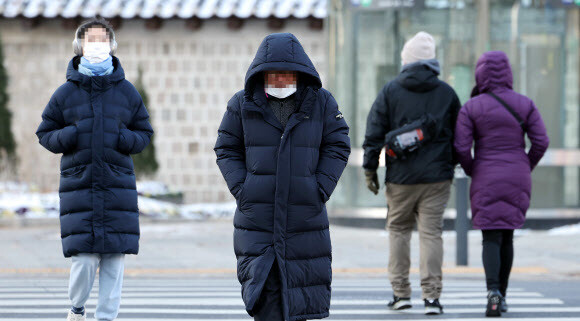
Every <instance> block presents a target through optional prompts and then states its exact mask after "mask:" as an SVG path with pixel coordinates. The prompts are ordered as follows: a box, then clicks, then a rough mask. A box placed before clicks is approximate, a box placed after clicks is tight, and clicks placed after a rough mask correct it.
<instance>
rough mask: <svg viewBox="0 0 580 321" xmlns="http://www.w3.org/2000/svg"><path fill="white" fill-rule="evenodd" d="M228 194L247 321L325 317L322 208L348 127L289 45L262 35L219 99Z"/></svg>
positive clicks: (341, 163) (286, 38)
mask: <svg viewBox="0 0 580 321" xmlns="http://www.w3.org/2000/svg"><path fill="white" fill-rule="evenodd" d="M215 152H216V155H217V164H218V166H219V168H220V170H221V172H222V174H223V176H224V178H225V180H226V183H227V185H228V188H229V189H230V191H231V193H232V195H234V197H235V198H236V201H237V209H236V212H235V217H234V226H235V231H234V251H235V254H236V257H237V260H238V279H239V281H240V283H241V284H242V298H243V300H244V303H245V305H246V310H247V311H248V313H249V314H250V315H252V316H254V319H255V320H257V321H264V320H267V321H280V320H288V321H296V320H306V319H320V318H325V317H328V311H329V306H330V283H331V274H332V271H331V260H332V254H331V246H330V234H329V230H328V216H327V213H326V207H325V203H326V201H327V200H328V199H329V198H330V196H331V194H332V192H333V190H334V188H335V187H336V184H337V182H338V180H339V178H340V176H341V174H342V171H343V170H344V168H345V166H346V163H347V161H348V157H349V154H350V140H349V137H348V126H347V124H346V122H345V120H344V118H343V116H342V113H341V112H340V111H339V110H338V105H337V103H336V101H335V100H334V98H333V97H332V95H331V94H330V93H329V92H328V91H327V90H325V89H323V88H322V84H321V81H320V77H319V76H318V73H317V72H316V69H315V68H314V66H313V64H312V62H311V61H310V59H309V58H308V56H307V55H306V53H305V52H304V49H303V48H302V46H301V45H300V43H299V42H298V39H296V37H295V36H294V35H292V34H289V33H280V34H271V35H269V36H267V37H266V38H265V39H264V41H263V42H262V44H261V45H260V47H259V49H258V52H257V54H256V57H255V59H254V61H253V62H252V64H251V65H250V68H249V69H248V72H247V74H246V82H245V88H244V90H242V91H240V92H238V93H236V94H235V95H234V97H233V98H232V99H231V100H230V101H229V103H228V106H227V109H226V112H225V115H224V117H223V120H222V123H221V125H220V127H219V130H218V138H217V142H216V145H215Z"/></svg>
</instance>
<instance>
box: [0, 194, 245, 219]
mask: <svg viewBox="0 0 580 321" xmlns="http://www.w3.org/2000/svg"><path fill="white" fill-rule="evenodd" d="M5 190H8V188H6V189H5ZM10 190H12V191H10V192H7V191H4V192H0V218H17V217H26V218H52V217H54V218H58V217H59V215H60V213H59V207H60V206H59V205H60V204H59V202H60V198H59V196H58V193H56V192H54V193H35V192H24V191H23V190H25V189H23V188H22V187H17V188H13V187H10ZM14 190H18V191H14ZM138 205H139V213H140V214H141V215H143V216H147V217H152V218H157V219H169V218H173V217H180V218H184V219H190V220H205V219H210V218H221V217H231V216H233V214H234V212H235V209H236V203H235V202H228V203H200V204H187V205H179V204H174V203H171V202H166V201H162V200H157V199H154V198H150V197H146V196H143V195H139V200H138Z"/></svg>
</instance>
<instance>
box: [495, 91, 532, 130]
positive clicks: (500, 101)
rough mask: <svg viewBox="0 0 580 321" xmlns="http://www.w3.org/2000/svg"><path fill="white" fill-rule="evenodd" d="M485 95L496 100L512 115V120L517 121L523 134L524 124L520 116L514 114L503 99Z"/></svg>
mask: <svg viewBox="0 0 580 321" xmlns="http://www.w3.org/2000/svg"><path fill="white" fill-rule="evenodd" d="M486 94H488V95H490V96H491V97H493V98H494V99H495V100H497V101H498V102H499V103H500V104H501V105H502V106H504V107H505V109H507V111H509V112H510V114H512V116H514V118H515V119H516V120H517V121H518V123H519V124H520V127H521V128H522V130H523V131H524V132H525V131H526V123H525V122H524V120H523V119H522V118H521V117H520V115H518V113H516V112H515V110H514V109H513V108H512V107H511V106H510V105H508V104H507V103H506V102H505V101H503V99H501V98H499V97H498V96H497V95H496V94H494V93H492V92H486Z"/></svg>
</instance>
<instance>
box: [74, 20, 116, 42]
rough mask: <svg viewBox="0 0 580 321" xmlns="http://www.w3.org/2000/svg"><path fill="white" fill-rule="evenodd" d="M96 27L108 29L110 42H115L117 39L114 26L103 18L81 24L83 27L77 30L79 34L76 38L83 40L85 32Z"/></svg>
mask: <svg viewBox="0 0 580 321" xmlns="http://www.w3.org/2000/svg"><path fill="white" fill-rule="evenodd" d="M95 26H98V27H101V28H104V29H106V30H107V31H108V34H109V41H113V39H114V37H115V31H114V30H113V26H111V24H110V23H109V22H108V21H107V20H105V19H103V18H101V17H97V18H92V19H89V20H87V21H85V22H83V23H81V25H80V26H79V28H78V29H77V34H76V35H75V36H76V37H77V39H83V38H84V36H85V32H86V31H87V30H89V29H90V28H92V27H95Z"/></svg>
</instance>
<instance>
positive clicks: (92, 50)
mask: <svg viewBox="0 0 580 321" xmlns="http://www.w3.org/2000/svg"><path fill="white" fill-rule="evenodd" d="M110 52H111V44H110V43H108V42H86V43H85V45H84V46H83V57H85V58H86V59H87V60H88V61H89V62H90V63H92V64H98V63H99V62H103V60H105V59H107V58H109V53H110Z"/></svg>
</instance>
